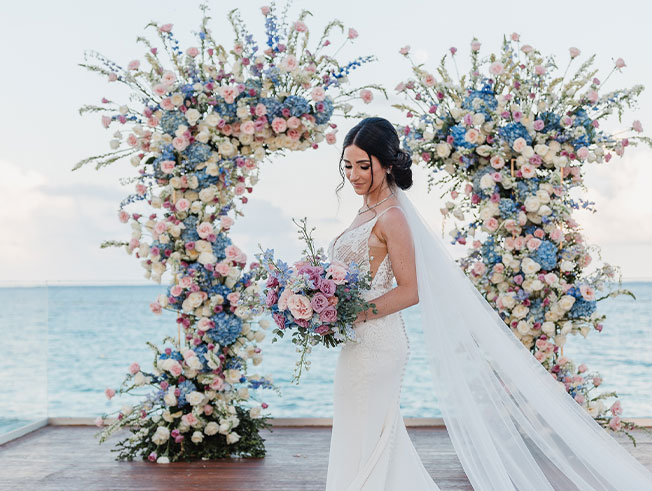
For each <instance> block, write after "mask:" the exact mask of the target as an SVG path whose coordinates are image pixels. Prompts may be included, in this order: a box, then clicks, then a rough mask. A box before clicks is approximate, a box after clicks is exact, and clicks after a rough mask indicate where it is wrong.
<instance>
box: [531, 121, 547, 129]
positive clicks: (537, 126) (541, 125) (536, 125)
mask: <svg viewBox="0 0 652 491" xmlns="http://www.w3.org/2000/svg"><path fill="white" fill-rule="evenodd" d="M545 126H546V124H545V123H544V122H543V121H542V120H541V119H537V120H535V121H534V123H532V127H533V128H534V129H535V131H541V130H542V129H543V128H544V127H545Z"/></svg>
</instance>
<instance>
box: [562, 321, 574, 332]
mask: <svg viewBox="0 0 652 491" xmlns="http://www.w3.org/2000/svg"><path fill="white" fill-rule="evenodd" d="M572 330H573V322H572V321H566V322H564V324H563V325H562V326H561V333H562V334H568V333H570V332H571V331H572Z"/></svg>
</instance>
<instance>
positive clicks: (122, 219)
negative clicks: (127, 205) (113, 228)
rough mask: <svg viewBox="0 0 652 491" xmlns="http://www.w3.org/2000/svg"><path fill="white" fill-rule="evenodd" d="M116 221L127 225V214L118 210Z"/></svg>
mask: <svg viewBox="0 0 652 491" xmlns="http://www.w3.org/2000/svg"><path fill="white" fill-rule="evenodd" d="M118 219H119V220H120V222H122V223H127V222H128V221H129V213H127V212H126V211H124V210H120V211H119V212H118Z"/></svg>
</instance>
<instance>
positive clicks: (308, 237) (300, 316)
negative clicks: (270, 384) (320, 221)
mask: <svg viewBox="0 0 652 491" xmlns="http://www.w3.org/2000/svg"><path fill="white" fill-rule="evenodd" d="M294 223H295V224H296V225H297V226H298V227H299V238H300V239H301V240H303V241H304V242H305V244H306V248H305V249H304V250H303V255H302V257H301V259H300V260H299V261H297V262H295V263H294V264H293V265H292V267H290V266H289V265H288V264H287V263H285V262H283V261H281V260H278V259H275V258H274V251H273V250H267V251H265V252H264V253H263V254H262V255H261V254H258V255H257V256H256V257H257V259H258V260H259V263H260V266H259V268H258V269H257V270H256V280H261V279H266V280H267V282H266V284H265V288H264V289H263V292H262V296H261V297H259V298H258V299H255V298H254V299H253V300H254V302H253V303H252V305H253V308H255V309H256V310H263V311H264V312H266V313H268V314H270V315H271V316H272V318H273V319H274V322H275V324H276V328H275V329H274V331H273V332H274V335H275V337H274V339H273V340H272V342H275V341H277V340H278V339H279V338H282V337H284V336H285V335H286V334H288V333H289V334H290V335H291V336H292V342H293V343H294V344H296V345H297V352H298V353H299V354H300V357H299V361H297V363H296V368H295V371H294V377H293V379H292V381H293V382H296V383H297V384H298V383H299V380H300V378H301V374H302V371H303V369H304V368H305V369H306V370H309V369H310V360H308V359H307V355H308V354H309V353H310V352H311V350H312V347H313V346H317V345H320V344H321V345H324V346H326V347H327V348H332V347H335V346H337V345H339V344H341V343H344V342H346V341H348V340H354V339H355V331H354V329H353V323H354V321H355V320H356V318H357V316H358V314H359V313H360V312H362V311H366V310H368V309H373V311H374V312H375V305H374V304H372V303H369V302H367V301H366V300H365V299H364V298H363V296H362V293H363V292H364V291H365V290H368V289H369V288H370V286H371V276H370V275H369V273H367V274H364V273H362V272H361V271H360V269H359V267H358V265H357V264H355V263H351V264H348V265H347V264H344V263H341V262H339V261H331V262H328V261H327V260H326V254H325V253H324V251H323V249H321V248H320V249H317V248H316V247H315V243H314V240H313V238H312V231H313V230H314V228H313V229H312V230H310V231H309V230H308V224H307V222H306V219H305V218H304V219H302V220H301V221H299V222H296V221H295V222H294Z"/></svg>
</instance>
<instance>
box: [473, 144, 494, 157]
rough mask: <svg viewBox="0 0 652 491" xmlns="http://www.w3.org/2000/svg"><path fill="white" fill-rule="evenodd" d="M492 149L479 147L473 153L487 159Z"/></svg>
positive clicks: (484, 146) (485, 146) (486, 146)
mask: <svg viewBox="0 0 652 491" xmlns="http://www.w3.org/2000/svg"><path fill="white" fill-rule="evenodd" d="M491 150H492V147H491V146H489V145H480V146H479V147H478V148H476V149H475V152H476V153H477V154H478V155H480V156H481V157H488V156H489V154H491Z"/></svg>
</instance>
